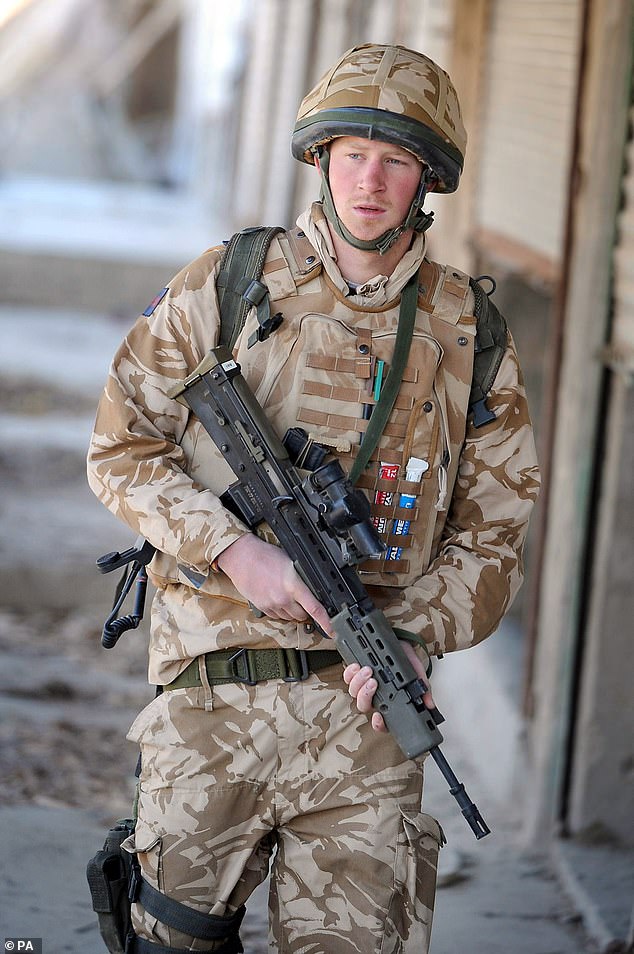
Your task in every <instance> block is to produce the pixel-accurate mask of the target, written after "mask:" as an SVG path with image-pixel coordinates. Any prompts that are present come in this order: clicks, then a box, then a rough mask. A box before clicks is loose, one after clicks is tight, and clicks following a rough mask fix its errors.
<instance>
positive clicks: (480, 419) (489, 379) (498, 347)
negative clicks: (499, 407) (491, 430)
mask: <svg viewBox="0 0 634 954" xmlns="http://www.w3.org/2000/svg"><path fill="white" fill-rule="evenodd" d="M482 278H487V279H488V280H489V281H490V282H491V283H492V285H493V288H492V289H491V293H492V292H493V291H494V290H495V282H494V281H493V279H492V278H489V276H488V275H481V276H480V278H470V279H469V284H470V285H471V288H472V289H473V293H474V295H475V308H474V314H475V319H476V338H475V353H474V357H473V378H472V382H471V393H470V395H469V407H468V411H469V412H472V413H473V426H474V427H482V426H483V425H484V424H489V423H490V422H491V421H494V420H495V414H494V413H493V411H491V410H490V409H489V408H488V407H487V404H486V399H487V395H488V393H489V391H490V390H491V387H492V386H493V382H494V381H495V376H496V374H497V373H498V371H499V368H500V364H501V363H502V358H503V357H504V352H505V350H506V346H507V342H508V329H507V325H506V321H505V319H504V316H503V315H501V314H500V312H499V311H498V309H497V308H496V307H495V305H494V304H493V302H492V301H491V300H490V298H489V295H488V294H487V293H486V292H485V291H484V289H483V288H482V286H481V285H480V281H481V279H482Z"/></svg>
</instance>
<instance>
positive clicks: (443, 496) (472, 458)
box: [88, 228, 539, 684]
mask: <svg viewBox="0 0 634 954" xmlns="http://www.w3.org/2000/svg"><path fill="white" fill-rule="evenodd" d="M221 252H222V250H221V249H211V250H210V251H208V252H206V253H205V254H203V255H202V256H201V257H200V258H198V259H197V260H196V261H194V262H193V263H191V264H190V265H188V266H187V267H186V268H184V269H183V270H182V271H181V272H180V273H179V274H178V275H177V276H176V277H175V278H174V280H173V281H172V282H171V283H170V285H169V286H168V288H167V289H166V290H165V292H164V295H163V297H162V298H161V300H160V301H159V302H158V304H155V305H154V306H153V307H151V308H149V309H148V311H147V313H146V314H145V315H143V316H141V318H139V320H138V321H137V322H136V324H135V325H134V327H133V328H132V329H131V331H130V333H129V334H128V335H127V337H126V338H125V340H124V342H123V344H122V345H121V347H120V349H119V351H118V352H117V354H116V355H115V358H114V360H113V363H112V366H111V370H110V375H109V379H108V382H107V385H106V389H105V392H104V395H103V398H102V400H101V402H100V405H99V410H98V414H97V420H96V425H95V430H94V434H93V437H92V441H91V447H90V453H89V459H88V479H89V483H90V486H91V487H92V489H93V490H94V492H95V493H96V494H97V496H98V497H99V498H100V500H101V501H102V502H103V503H104V504H105V505H106V506H107V507H108V508H109V509H110V510H111V511H112V512H113V513H114V514H116V515H117V516H118V517H120V518H121V519H122V520H123V521H124V522H125V523H126V524H128V525H129V526H130V527H131V528H132V529H133V530H134V531H135V532H136V533H140V534H142V535H143V536H145V537H146V538H147V539H148V540H149V541H150V542H151V543H153V544H154V545H155V546H156V547H157V550H158V551H159V552H158V553H157V556H156V557H155V559H154V560H153V562H152V564H151V565H150V574H151V578H152V580H153V582H154V583H155V584H156V587H157V591H156V594H155V597H154V603H153V612H152V626H151V633H152V635H151V648H150V679H151V681H153V682H155V683H157V684H164V683H166V682H169V681H171V680H172V679H173V678H175V676H176V675H177V674H178V673H179V672H180V671H181V670H182V669H183V668H184V667H185V665H187V663H188V662H189V661H190V660H191V659H192V658H193V657H195V656H197V655H200V654H201V653H204V652H207V651H210V650H213V649H224V648H228V647H233V646H249V647H253V648H265V647H274V646H276V645H282V646H286V647H289V646H294V647H297V648H305V649H309V648H317V647H318V646H322V645H324V644H325V642H326V641H325V640H323V639H322V638H321V637H320V636H319V635H318V634H317V633H315V632H314V630H313V628H312V627H311V626H310V625H305V624H291V623H287V622H282V621H276V620H271V619H261V618H256V617H255V616H254V615H253V614H252V612H251V611H250V609H249V607H248V606H247V604H246V601H245V600H244V599H243V597H242V596H241V594H240V593H239V592H238V591H237V590H236V589H235V588H234V587H233V585H232V584H231V582H230V580H229V579H228V578H227V577H226V576H224V574H222V573H214V572H211V571H210V565H211V563H212V561H213V560H214V559H215V558H216V557H217V556H218V555H219V554H220V553H221V552H222V551H223V550H224V549H225V548H226V547H227V546H229V545H230V544H231V543H232V542H233V541H234V540H235V539H237V538H238V537H239V536H240V535H241V534H243V533H245V532H249V531H248V530H247V528H246V527H245V526H244V524H242V522H241V521H240V520H239V519H238V518H237V517H235V516H234V515H232V514H231V513H229V512H228V511H227V510H226V509H225V508H223V507H222V505H221V503H220V501H219V499H218V495H219V494H220V493H221V492H222V491H223V490H224V489H225V488H226V487H227V486H228V484H229V483H231V482H232V480H234V479H235V478H234V476H233V475H232V473H231V471H230V470H229V468H228V467H227V465H226V464H225V463H224V461H223V460H222V458H221V457H220V455H219V453H218V451H217V450H216V448H215V447H214V445H213V442H212V441H211V439H210V438H209V436H208V435H207V434H206V432H205V431H204V430H203V429H202V427H201V426H200V424H199V422H198V421H197V420H196V419H195V418H194V416H193V415H190V414H188V411H187V410H186V409H185V408H184V407H183V406H182V405H180V404H178V403H177V402H176V401H174V400H171V399H169V398H168V397H167V392H168V390H169V388H170V387H171V386H172V385H173V384H174V383H175V382H177V381H178V380H180V379H182V378H184V377H186V376H187V375H188V374H189V373H191V371H192V370H193V369H194V368H195V367H196V365H197V364H198V363H199V362H200V360H201V359H202V358H203V357H204V355H205V354H206V353H207V351H208V350H209V349H210V348H211V347H214V346H215V344H216V343H217V340H218V329H219V317H218V303H217V296H216V289H215V281H216V277H217V274H218V268H219V262H220V256H221ZM264 280H265V282H266V284H267V286H268V288H269V292H270V297H271V300H272V309H274V310H275V311H280V312H282V314H283V315H284V320H283V322H282V324H281V326H280V327H279V329H278V330H277V331H276V332H275V333H274V334H273V335H272V336H271V337H270V339H269V340H268V341H265V342H260V343H258V344H256V345H255V346H254V347H252V348H250V349H247V345H246V342H247V340H248V338H249V336H250V334H251V332H252V331H253V328H254V327H255V323H256V319H255V316H254V315H250V316H249V317H248V318H247V323H246V325H245V328H244V331H243V332H242V334H241V335H240V337H239V339H238V341H237V343H236V348H235V350H234V354H235V355H236V357H237V360H238V362H239V363H240V365H241V367H242V372H243V374H244V376H245V378H246V380H247V381H248V382H249V384H250V386H251V387H252V389H253V390H254V391H255V394H256V397H257V398H258V400H259V401H260V403H261V404H262V406H263V407H265V408H266V410H267V414H268V416H269V419H270V420H271V422H272V424H273V426H274V427H275V429H276V431H277V432H278V434H279V435H280V436H283V435H284V433H285V432H286V430H287V428H289V427H292V426H295V425H299V426H301V427H303V428H304V429H305V430H307V431H308V432H309V433H310V435H311V436H312V437H314V438H315V439H316V440H318V441H320V442H321V443H325V444H327V445H329V446H330V447H332V448H333V449H334V450H335V452H336V453H338V454H339V455H340V456H341V458H342V460H343V463H344V466H345V465H346V463H348V464H349V463H350V462H351V460H352V459H353V457H354V455H355V453H356V450H357V448H358V446H359V440H360V434H362V433H363V432H364V430H365V428H366V427H367V408H368V406H370V407H371V405H372V404H373V403H374V396H373V390H374V386H375V385H376V379H377V373H378V368H379V362H380V361H384V362H385V363H386V365H385V366H386V369H387V365H388V364H389V361H390V357H391V353H392V350H393V346H394V339H395V332H396V326H397V321H398V311H399V301H398V300H396V301H393V302H387V303H385V304H383V305H382V306H380V307H374V308H368V307H364V306H362V305H359V304H356V302H357V301H358V298H355V303H352V302H351V301H350V299H349V298H347V297H345V296H344V295H343V294H342V292H341V291H340V290H339V289H338V288H336V287H335V286H334V284H333V282H332V281H330V280H329V278H328V276H327V274H326V273H325V270H324V269H323V268H322V266H321V263H320V260H319V256H318V255H317V253H316V250H315V249H314V248H313V247H312V246H311V245H310V244H308V239H307V238H306V237H305V235H304V234H303V233H302V232H301V231H300V230H299V229H297V228H296V229H293V230H291V231H290V232H287V233H282V234H280V235H279V236H278V237H276V238H275V239H274V240H273V243H272V245H271V248H270V249H269V253H268V256H267V260H266V264H265V267H264ZM473 307H474V299H473V293H472V292H471V290H470V288H469V281H468V277H467V276H466V275H465V274H464V273H462V272H459V271H458V270H456V269H449V268H446V267H444V266H441V265H438V264H436V263H433V262H429V261H427V260H425V261H423V263H422V266H421V270H420V273H419V300H418V311H417V316H416V325H415V331H414V337H413V341H412V346H411V351H410V355H409V360H408V365H407V367H406V369H405V373H404V377H403V383H402V385H401V389H400V392H399V396H398V398H397V401H396V405H395V407H394V409H393V411H392V414H391V417H390V420H389V422H388V424H387V426H386V428H385V431H384V434H383V436H382V438H381V441H380V445H379V448H378V450H377V451H376V452H375V454H374V458H375V460H374V462H373V463H372V465H371V466H370V468H369V469H368V470H367V471H366V473H365V474H364V475H363V476H362V477H361V479H360V481H359V485H360V486H362V487H363V488H364V490H365V491H366V492H367V493H368V496H369V498H370V501H371V504H372V511H373V518H374V520H375V523H376V525H377V527H378V528H379V529H380V531H381V532H382V533H383V535H384V536H385V538H386V543H387V544H388V550H387V559H381V560H380V561H379V560H376V561H369V562H368V563H366V564H364V565H363V566H362V567H361V574H362V579H363V580H364V583H365V584H366V586H367V587H368V589H369V590H370V593H371V595H372V596H373V598H374V599H375V600H376V602H377V603H378V604H379V605H380V606H381V607H382V608H383V609H384V611H385V612H386V615H387V616H388V618H389V619H390V620H391V621H392V622H393V624H394V625H399V626H402V627H404V628H406V629H409V630H413V631H414V632H417V633H419V634H420V635H421V636H422V637H423V639H424V640H425V642H426V643H427V645H428V648H429V651H430V653H432V654H434V653H439V652H447V651H451V650H455V649H460V648H464V647H467V646H470V645H473V644H475V643H477V642H479V641H480V640H482V639H483V638H485V637H486V636H488V635H489V634H490V633H491V632H492V631H493V630H494V629H495V628H496V627H497V625H498V623H499V621H500V619H501V618H502V616H503V615H504V613H505V612H506V610H507V609H508V608H509V606H510V604H511V601H512V600H513V598H514V596H515V594H516V592H517V589H518V587H519V585H520V582H521V579H522V548H523V543H524V539H525V535H526V530H527V524H528V518H529V514H530V511H531V508H532V506H533V503H534V501H535V498H536V496H537V492H538V484H539V477H538V470H537V463H536V456H535V448H534V442H533V435H532V428H531V423H530V419H529V414H528V409H527V404H526V396H525V391H524V386H523V383H522V378H521V371H520V368H519V365H518V360H517V356H516V352H515V349H514V346H513V342H512V339H511V338H510V337H509V342H508V347H507V350H506V353H505V355H504V358H503V360H502V364H501V366H500V370H499V372H498V374H497V377H496V380H495V383H494V386H493V390H492V391H491V394H490V396H489V401H488V404H489V406H490V407H491V408H492V410H494V412H495V414H496V418H495V421H493V422H492V423H490V424H487V425H486V426H484V427H482V428H480V429H478V430H475V429H473V428H472V427H471V426H470V424H469V422H468V421H467V419H466V408H467V401H468V396H469V390H470V383H471V372H472V364H473V343H474V336H475V319H474V316H473ZM412 458H413V459H416V460H417V461H419V462H422V463H419V464H418V467H419V474H420V476H419V475H418V474H417V475H414V479H409V480H408V479H407V475H406V470H407V465H408V462H409V461H410V460H411V459H412ZM263 533H264V534H266V531H263ZM187 571H194V572H195V574H197V575H202V576H204V577H205V582H204V583H203V584H202V586H200V588H198V589H197V588H195V587H194V586H193V585H192V584H191V582H190V581H189V579H188V576H187Z"/></svg>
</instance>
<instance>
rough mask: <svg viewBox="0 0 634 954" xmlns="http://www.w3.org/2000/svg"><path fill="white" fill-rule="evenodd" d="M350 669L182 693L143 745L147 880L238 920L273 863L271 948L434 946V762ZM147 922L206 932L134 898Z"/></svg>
mask: <svg viewBox="0 0 634 954" xmlns="http://www.w3.org/2000/svg"><path fill="white" fill-rule="evenodd" d="M341 673H342V667H341V666H340V665H336V666H332V667H330V668H328V669H325V670H322V671H321V672H319V673H313V674H312V675H311V676H310V677H309V678H308V679H307V680H305V681H303V682H284V681H282V680H269V681H266V682H261V683H258V684H257V685H255V686H248V685H242V684H233V683H232V684H228V685H220V686H214V687H209V685H207V686H206V687H201V688H191V689H177V690H172V691H170V690H168V691H166V692H164V693H163V694H162V695H160V696H158V697H157V698H156V699H154V700H153V702H151V703H150V704H149V705H148V706H147V707H146V709H144V710H143V712H141V714H140V715H139V716H138V717H137V719H136V720H135V722H134V724H133V725H132V727H131V729H130V732H129V735H128V738H130V739H131V740H133V741H135V742H138V743H139V745H140V747H141V755H142V772H141V777H140V786H139V812H138V821H137V826H136V831H135V834H134V835H133V836H132V838H131V839H130V844H129V845H128V848H129V849H130V850H133V851H136V853H137V855H138V859H139V862H140V865H141V868H142V871H143V875H144V877H145V878H146V879H147V880H148V881H149V883H150V884H152V885H153V886H154V887H156V888H158V889H159V890H160V891H162V892H163V893H165V894H166V895H168V896H169V897H171V898H174V899H175V900H176V901H180V902H181V903H183V904H186V905H189V906H190V907H192V908H195V909H196V910H198V911H201V912H203V913H205V914H214V915H217V916H220V917H222V916H225V915H229V914H231V913H233V912H234V911H235V910H237V908H238V907H240V905H242V904H244V903H245V902H247V900H248V898H249V895H250V894H251V893H252V891H253V890H254V889H255V888H256V887H257V886H258V884H260V883H261V882H262V881H263V880H264V879H265V878H266V877H267V876H268V874H269V869H270V877H271V881H270V892H269V917H270V928H269V943H270V950H272V951H276V952H280V954H282V952H284V954H301V952H306V954H308V952H310V954H372V952H377V954H379V952H381V954H396V952H398V954H408V952H409V954H414V952H415V954H425V952H426V951H427V950H428V946H429V938H430V932H431V921H432V913H433V907H434V895H435V888H436V866H437V859H438V849H439V844H440V842H441V838H442V833H441V831H440V827H439V825H438V824H437V822H436V821H435V820H434V819H433V818H431V816H429V815H425V814H423V813H422V812H421V811H420V807H421V797H422V784H423V779H422V774H423V773H422V768H421V766H420V764H418V763H415V762H412V761H408V760H405V759H404V758H403V756H402V754H401V753H400V750H399V749H398V748H397V746H396V745H395V743H394V742H393V740H392V738H391V736H389V735H387V734H381V735H378V734H377V733H376V732H374V731H373V730H372V728H371V726H370V724H369V720H368V718H367V717H366V716H365V715H361V714H359V713H358V711H357V710H356V707H355V705H354V702H353V700H352V699H351V698H350V696H349V694H348V692H347V687H346V686H345V684H344V682H343V679H342V676H341ZM133 923H134V927H135V930H136V932H137V934H138V935H139V936H140V937H143V938H145V939H147V940H154V941H158V942H159V943H161V944H164V945H168V946H173V947H177V948H188V949H189V950H191V951H204V950H207V951H209V950H214V945H215V947H216V948H218V947H220V946H221V944H222V943H224V942H210V941H201V940H198V941H196V940H195V939H193V938H191V937H188V936H186V935H184V934H182V933H180V932H179V931H176V930H174V929H171V928H169V927H167V926H166V925H165V924H162V923H160V922H157V921H156V919H155V918H152V917H150V916H149V915H148V914H147V912H145V911H144V910H143V909H142V908H140V906H139V905H135V906H134V907H133Z"/></svg>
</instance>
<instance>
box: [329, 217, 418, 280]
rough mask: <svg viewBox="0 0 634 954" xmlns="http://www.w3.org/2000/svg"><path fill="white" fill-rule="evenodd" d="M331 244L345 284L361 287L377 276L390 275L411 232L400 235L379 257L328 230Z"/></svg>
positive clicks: (406, 246) (400, 257) (405, 248)
mask: <svg viewBox="0 0 634 954" xmlns="http://www.w3.org/2000/svg"><path fill="white" fill-rule="evenodd" d="M330 234H331V237H332V243H333V245H334V247H335V253H336V255H337V266H338V268H339V271H340V272H341V274H342V276H343V277H344V278H345V280H346V281H347V282H350V283H351V284H354V285H363V284H364V283H365V282H369V281H370V280H371V279H372V278H376V276H377V275H387V276H388V277H389V276H390V275H391V274H392V272H393V271H394V269H395V268H396V266H397V265H398V263H399V262H400V260H401V259H402V258H403V255H405V252H406V251H407V250H408V248H409V247H410V244H411V241H412V232H411V230H410V231H408V232H405V233H404V234H403V235H401V236H400V237H399V238H398V239H397V240H396V242H395V243H394V245H392V247H391V248H389V249H388V250H387V252H385V254H384V255H380V254H379V253H378V252H366V251H363V250H362V249H359V248H355V247H354V245H350V244H349V243H348V242H346V241H345V239H343V238H341V236H340V235H337V233H336V232H335V231H334V230H333V229H330Z"/></svg>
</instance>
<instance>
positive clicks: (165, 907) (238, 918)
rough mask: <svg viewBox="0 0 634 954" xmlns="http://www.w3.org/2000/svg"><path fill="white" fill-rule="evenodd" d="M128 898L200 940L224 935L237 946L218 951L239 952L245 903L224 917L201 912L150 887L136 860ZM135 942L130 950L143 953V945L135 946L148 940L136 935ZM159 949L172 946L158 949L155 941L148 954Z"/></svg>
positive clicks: (221, 953) (223, 953) (155, 953)
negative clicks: (239, 933) (239, 934)
mask: <svg viewBox="0 0 634 954" xmlns="http://www.w3.org/2000/svg"><path fill="white" fill-rule="evenodd" d="M129 898H130V901H132V902H134V901H136V902H138V903H139V904H140V905H141V906H142V907H143V908H145V910H146V911H147V912H148V914H151V915H152V917H154V918H156V919H157V920H158V921H161V922H162V923H163V924H167V925H168V927H171V928H174V930H176V931H180V932H181V933H182V934H190V935H191V936H192V937H196V938H200V939H201V940H203V941H219V940H222V939H223V938H227V943H228V944H229V943H231V942H233V943H234V945H235V943H237V945H238V946H230V947H228V946H227V945H223V947H222V948H221V949H219V950H218V952H217V954H234V951H235V952H240V951H242V945H241V944H240V940H239V936H238V932H239V930H240V925H241V923H242V919H243V917H244V914H245V911H246V908H245V906H244V905H242V907H240V908H238V910H237V911H235V912H234V913H233V914H230V915H228V916H227V917H218V915H215V914H203V913H202V912H201V911H196V910H194V908H190V907H189V906H188V905H186V904H181V903H180V901H175V900H174V899H173V898H168V897H167V895H165V894H163V893H162V892H161V891H157V889H156V888H154V887H152V885H151V884H149V883H148V882H147V881H146V880H145V879H144V878H143V876H142V874H141V870H140V867H139V864H138V862H137V863H136V864H134V866H133V874H132V878H131V881H130V893H129ZM135 943H136V944H137V947H134V946H133V947H131V951H133V952H138V954H142V952H143V951H144V948H141V947H138V945H139V944H146V943H149V942H146V941H142V939H141V938H136V939H135ZM152 949H153V950H152ZM159 950H162V951H163V952H165V954H172V952H173V951H174V950H175V949H173V948H163V949H161V948H160V945H159V946H158V947H157V945H156V944H153V943H152V944H151V946H150V948H148V954H159ZM176 954H178V952H176Z"/></svg>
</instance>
